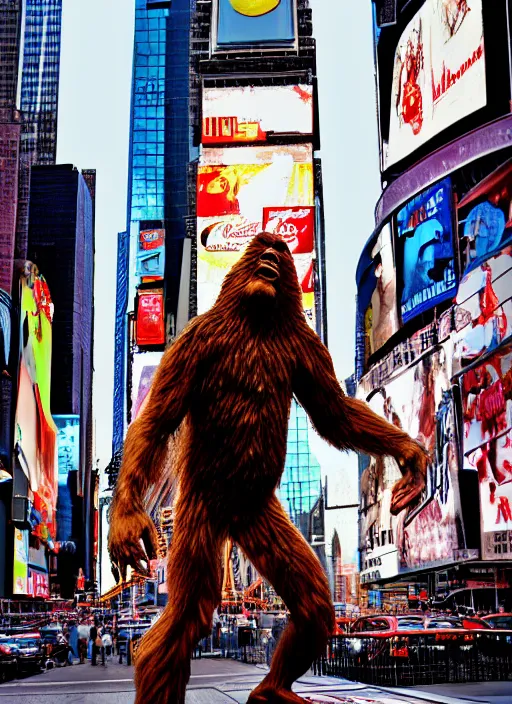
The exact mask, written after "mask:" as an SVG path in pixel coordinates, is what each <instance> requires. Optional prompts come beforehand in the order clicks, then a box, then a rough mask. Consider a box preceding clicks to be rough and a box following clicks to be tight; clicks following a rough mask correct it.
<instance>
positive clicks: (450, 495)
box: [360, 343, 464, 578]
mask: <svg viewBox="0 0 512 704" xmlns="http://www.w3.org/2000/svg"><path fill="white" fill-rule="evenodd" d="M451 354H452V353H451V345H450V344H449V343H447V344H445V345H443V346H442V347H439V348H438V349H437V350H435V351H434V352H433V353H432V354H431V355H429V356H425V357H422V358H421V359H420V360H419V361H418V362H417V363H415V364H413V365H411V366H410V367H409V368H408V369H406V370H405V371H404V372H402V373H401V374H399V375H397V376H396V377H394V378H392V379H391V380H390V381H389V382H387V383H385V384H384V385H383V386H382V387H381V388H379V389H377V390H376V389H374V387H373V385H372V383H371V381H370V380H369V379H368V383H366V382H365V380H364V379H363V381H362V384H361V386H360V393H361V395H362V397H363V398H365V399H366V398H368V399H369V404H370V406H371V407H372V408H373V410H374V411H375V412H376V413H378V414H379V415H381V416H382V417H384V418H386V420H388V421H389V422H390V423H392V424H394V425H396V426H397V427H399V428H401V429H402V430H405V431H406V432H407V433H409V434H410V435H411V436H412V437H413V438H415V439H417V440H419V441H420V442H421V443H422V444H423V445H424V447H426V448H427V450H428V451H429V452H430V454H431V457H432V458H433V462H432V464H431V465H430V467H429V469H428V476H427V483H426V487H425V490H424V492H423V495H422V497H421V500H420V503H419V505H415V506H410V507H406V508H405V509H404V510H403V511H402V512H401V513H400V514H399V515H398V516H396V517H394V516H392V515H391V512H390V507H391V496H392V490H393V486H394V484H395V482H396V481H397V480H398V479H399V478H400V477H401V474H400V471H399V468H398V465H397V464H396V462H395V460H393V459H391V458H389V457H383V458H371V459H369V461H368V462H367V464H366V467H365V468H364V471H363V472H362V475H361V544H362V545H364V546H366V547H365V550H364V553H365V560H371V559H373V558H377V557H382V554H384V553H385V554H390V553H392V552H393V550H394V549H396V551H397V559H396V561H395V562H394V563H393V562H391V561H390V560H387V561H384V562H383V567H384V566H385V565H387V569H388V572H387V573H386V574H384V573H381V575H380V577H381V578H391V577H394V576H396V574H397V573H396V572H394V573H393V569H398V571H399V572H408V571H411V570H416V569H421V568H425V567H432V566H436V565H442V564H448V563H450V562H454V561H455V555H456V551H457V550H459V549H461V548H463V547H464V544H463V533H462V522H461V518H460V496H459V488H458V470H459V467H458V449H457V448H458V438H457V431H456V427H457V425H456V413H455V407H454V399H453V396H452V393H451V380H450V379H451Z"/></svg>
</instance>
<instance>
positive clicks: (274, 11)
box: [214, 0, 296, 51]
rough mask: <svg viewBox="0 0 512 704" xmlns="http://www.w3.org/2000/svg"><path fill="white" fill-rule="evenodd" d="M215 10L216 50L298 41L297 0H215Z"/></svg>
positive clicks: (285, 45) (277, 45)
mask: <svg viewBox="0 0 512 704" xmlns="http://www.w3.org/2000/svg"><path fill="white" fill-rule="evenodd" d="M214 12H215V13H216V15H217V24H216V27H215V29H214V49H216V50H217V51H222V50H230V49H235V48H247V49H250V48H251V47H252V48H254V47H257V46H261V45H263V46H265V45H268V46H272V47H279V46H282V47H289V46H293V44H294V42H295V38H296V32H295V13H296V10H295V0H214Z"/></svg>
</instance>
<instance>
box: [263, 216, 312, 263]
mask: <svg viewBox="0 0 512 704" xmlns="http://www.w3.org/2000/svg"><path fill="white" fill-rule="evenodd" d="M263 229H264V230H265V231H266V232H272V233H274V234H276V235H280V236H281V237H282V238H283V239H284V241H285V242H286V244H287V245H288V247H289V248H290V251H291V253H292V254H309V253H310V252H312V251H313V249H314V246H315V208H314V207H311V206H304V207H293V208H286V207H282V208H263Z"/></svg>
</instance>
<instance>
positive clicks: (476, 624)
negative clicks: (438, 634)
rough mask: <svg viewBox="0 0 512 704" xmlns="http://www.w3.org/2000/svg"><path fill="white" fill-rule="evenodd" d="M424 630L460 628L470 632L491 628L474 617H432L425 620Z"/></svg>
mask: <svg viewBox="0 0 512 704" xmlns="http://www.w3.org/2000/svg"><path fill="white" fill-rule="evenodd" d="M425 628H428V629H432V628H435V629H440V628H458V629H461V628H462V629H464V630H469V631H472V630H475V629H483V630H488V629H490V628H491V626H490V625H489V624H488V623H486V622H485V621H484V620H483V619H481V618H477V617H476V616H432V617H430V618H427V619H426V620H425Z"/></svg>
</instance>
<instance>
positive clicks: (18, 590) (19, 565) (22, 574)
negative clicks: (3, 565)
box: [12, 527, 29, 595]
mask: <svg viewBox="0 0 512 704" xmlns="http://www.w3.org/2000/svg"><path fill="white" fill-rule="evenodd" d="M12 592H13V594H15V595H16V594H28V593H29V592H28V531H27V530H20V529H19V528H16V527H15V528H14V564H13V587H12Z"/></svg>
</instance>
